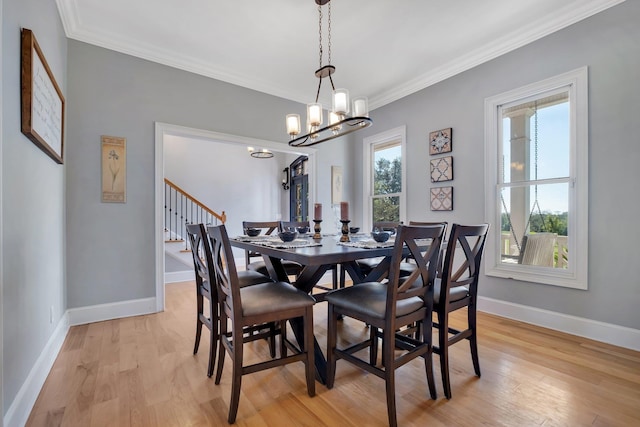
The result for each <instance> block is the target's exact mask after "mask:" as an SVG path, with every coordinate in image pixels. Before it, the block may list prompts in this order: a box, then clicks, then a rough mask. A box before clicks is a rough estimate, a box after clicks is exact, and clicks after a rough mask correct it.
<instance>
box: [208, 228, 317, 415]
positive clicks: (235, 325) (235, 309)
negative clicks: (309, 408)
mask: <svg viewBox="0 0 640 427" xmlns="http://www.w3.org/2000/svg"><path fill="white" fill-rule="evenodd" d="M207 232H208V235H209V238H210V242H211V247H212V250H213V260H214V268H215V274H216V278H217V283H218V293H219V297H220V343H221V345H220V348H219V349H218V367H217V370H216V378H215V383H216V384H220V379H221V377H222V371H223V367H224V359H225V354H226V353H227V352H228V353H229V356H230V357H231V363H232V364H233V373H232V380H231V400H230V403H229V417H228V421H229V424H233V423H234V422H235V420H236V415H237V413H238V405H239V402H240V388H241V384H242V377H243V376H244V375H247V374H251V373H254V372H258V371H262V370H265V369H270V368H274V367H276V366H282V365H285V364H289V363H294V362H304V364H305V377H306V382H307V393H308V394H309V396H314V395H315V365H314V345H313V342H314V336H313V305H314V303H315V300H314V299H313V297H311V296H310V295H308V294H307V293H305V292H303V291H301V290H298V289H296V288H295V287H293V286H292V285H291V284H289V283H286V282H268V283H261V284H258V285H254V286H247V287H244V288H241V287H240V284H239V281H238V271H237V270H236V264H235V261H234V258H233V252H232V248H231V244H230V243H229V236H228V235H227V230H226V228H225V226H224V225H218V226H211V227H209V228H208V229H207ZM293 318H302V319H303V324H304V326H303V328H304V339H303V343H302V345H301V346H300V351H299V352H296V353H295V354H292V355H287V352H286V350H285V340H286V325H285V321H286V320H290V319H293ZM269 322H279V323H280V324H281V328H280V330H281V336H280V339H281V341H280V342H281V346H280V350H281V351H280V357H279V358H277V359H273V360H269V361H265V362H260V363H254V364H251V365H244V363H243V348H244V343H245V342H247V341H252V340H253V338H252V337H247V338H244V337H243V330H244V329H245V328H248V327H252V326H254V325H260V324H264V323H269ZM229 323H231V328H230V329H229V326H228V324H229Z"/></svg>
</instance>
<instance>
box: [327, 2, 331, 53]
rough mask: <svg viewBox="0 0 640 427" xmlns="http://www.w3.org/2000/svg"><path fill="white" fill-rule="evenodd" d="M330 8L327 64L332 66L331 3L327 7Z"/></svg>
mask: <svg viewBox="0 0 640 427" xmlns="http://www.w3.org/2000/svg"><path fill="white" fill-rule="evenodd" d="M327 6H329V9H328V12H329V16H328V19H327V22H328V26H327V54H328V55H327V56H328V58H327V59H328V62H327V64H329V65H331V2H329V4H328V5H327Z"/></svg>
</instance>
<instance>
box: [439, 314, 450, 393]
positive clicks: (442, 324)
mask: <svg viewBox="0 0 640 427" xmlns="http://www.w3.org/2000/svg"><path fill="white" fill-rule="evenodd" d="M438 325H439V327H438V346H439V347H440V373H441V375H442V388H443V389H444V395H445V396H446V398H447V399H451V382H450V381H449V333H448V330H449V322H448V319H447V314H446V313H445V314H444V315H443V316H440V315H439V314H438Z"/></svg>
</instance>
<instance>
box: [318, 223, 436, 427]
mask: <svg viewBox="0 0 640 427" xmlns="http://www.w3.org/2000/svg"><path fill="white" fill-rule="evenodd" d="M443 234H444V226H443V225H436V226H432V227H418V226H403V225H400V226H399V227H398V231H397V234H396V239H395V244H394V247H393V253H392V261H391V266H390V272H389V279H388V281H386V283H380V282H365V283H360V284H357V285H354V286H350V287H346V288H343V289H338V290H335V291H331V292H329V293H328V294H327V295H326V300H327V302H328V322H329V324H328V328H327V387H328V388H332V387H333V386H334V382H335V376H336V362H337V360H338V359H344V360H346V361H348V362H350V363H353V364H354V365H356V366H358V367H360V368H362V369H364V370H366V371H368V372H370V373H372V374H374V375H376V376H378V377H380V378H382V379H384V380H385V388H386V396H387V414H388V418H389V425H390V426H396V425H397V424H398V423H397V417H396V398H395V369H397V368H399V367H401V366H403V365H404V364H406V363H408V362H409V361H411V360H413V359H415V358H416V357H420V356H422V357H423V358H424V363H425V371H426V376H427V383H428V386H429V393H430V395H431V398H432V399H435V398H436V389H435V383H434V379H433V362H432V339H431V331H432V318H431V317H432V308H433V291H434V280H435V277H436V269H437V263H438V254H439V252H440V245H441V243H442V237H443ZM425 239H429V240H430V242H429V245H428V249H427V250H426V251H424V248H423V247H424V242H419V240H421V241H424V240H425ZM407 252H408V253H409V254H411V255H412V256H413V257H414V259H415V262H416V265H417V267H418V268H417V269H416V270H415V271H414V272H413V273H412V274H411V275H409V276H407V277H404V278H401V277H400V271H399V266H400V263H401V262H402V260H403V259H404V257H405V256H406V254H407ZM341 316H342V317H350V318H353V319H357V320H360V321H362V322H364V323H366V324H368V325H370V326H371V327H370V329H369V334H368V339H366V340H364V341H362V342H359V343H355V344H352V345H350V346H349V347H346V348H340V349H339V348H337V333H338V328H337V323H338V319H339V318H340V317H341ZM416 322H421V323H422V324H423V326H422V331H424V332H423V334H422V337H420V339H414V338H412V337H409V336H406V335H403V334H400V333H397V331H398V330H399V329H400V328H402V327H404V326H406V325H412V324H414V323H416ZM343 327H344V326H343ZM379 331H381V332H379ZM379 334H380V335H381V337H382V363H381V365H378V363H377V359H378V357H377V354H378V352H377V349H378V335H379ZM397 342H401V343H402V347H401V348H402V351H401V352H400V354H398V355H396V350H397V349H396V343H397ZM366 348H368V349H369V357H368V360H365V358H363V357H360V355H356V353H357V352H359V351H361V350H364V349H366Z"/></svg>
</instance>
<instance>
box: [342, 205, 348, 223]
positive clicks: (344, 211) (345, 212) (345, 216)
mask: <svg viewBox="0 0 640 427" xmlns="http://www.w3.org/2000/svg"><path fill="white" fill-rule="evenodd" d="M348 220H349V203H347V202H340V221H348Z"/></svg>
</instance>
